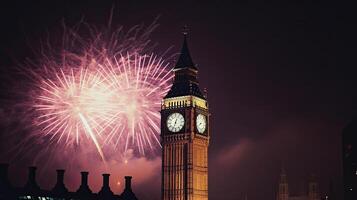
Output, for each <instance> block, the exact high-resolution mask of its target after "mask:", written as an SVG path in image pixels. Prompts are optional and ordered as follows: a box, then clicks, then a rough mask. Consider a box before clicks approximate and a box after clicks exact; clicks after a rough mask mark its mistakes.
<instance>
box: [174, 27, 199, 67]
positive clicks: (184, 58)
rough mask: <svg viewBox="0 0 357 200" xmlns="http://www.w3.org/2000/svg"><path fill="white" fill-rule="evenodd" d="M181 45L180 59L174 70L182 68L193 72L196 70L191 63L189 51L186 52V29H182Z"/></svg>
mask: <svg viewBox="0 0 357 200" xmlns="http://www.w3.org/2000/svg"><path fill="white" fill-rule="evenodd" d="M182 33H183V44H182V48H181V52H180V57H179V59H178V60H177V63H176V65H175V68H174V69H183V68H190V69H193V70H197V68H196V66H195V64H194V63H193V61H192V58H191V55H190V51H189V50H188V45H187V34H188V31H187V27H184V30H183V32H182Z"/></svg>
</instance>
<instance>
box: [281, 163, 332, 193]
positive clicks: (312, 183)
mask: <svg viewBox="0 0 357 200" xmlns="http://www.w3.org/2000/svg"><path fill="white" fill-rule="evenodd" d="M307 188H308V189H307V193H306V194H300V195H292V194H291V192H290V191H289V183H288V179H287V175H286V171H285V169H284V168H282V170H281V173H280V179H279V183H278V191H277V195H276V200H321V199H325V198H321V195H320V192H319V185H318V182H317V180H316V177H315V176H314V175H311V176H310V178H309V180H308V185H307Z"/></svg>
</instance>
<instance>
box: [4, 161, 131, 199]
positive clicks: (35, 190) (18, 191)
mask: <svg viewBox="0 0 357 200" xmlns="http://www.w3.org/2000/svg"><path fill="white" fill-rule="evenodd" d="M8 166H9V165H8V164H0V200H15V199H36V200H137V198H136V196H135V194H134V193H133V191H132V189H131V179H132V177H131V176H125V189H124V191H123V192H122V193H121V194H120V195H119V194H114V193H113V192H112V191H111V189H110V187H109V176H110V174H103V184H102V188H101V190H100V191H99V192H98V193H93V192H92V190H91V189H90V188H89V186H88V174H89V173H88V172H81V185H80V186H79V188H78V190H77V191H73V192H71V191H69V190H68V189H67V188H66V186H65V183H64V174H65V170H62V169H59V170H57V181H56V184H55V185H54V187H53V189H51V190H43V189H41V188H40V186H39V185H38V184H37V181H36V167H29V169H28V178H27V182H26V184H25V185H24V186H23V187H15V186H13V185H11V183H10V181H9V177H8Z"/></svg>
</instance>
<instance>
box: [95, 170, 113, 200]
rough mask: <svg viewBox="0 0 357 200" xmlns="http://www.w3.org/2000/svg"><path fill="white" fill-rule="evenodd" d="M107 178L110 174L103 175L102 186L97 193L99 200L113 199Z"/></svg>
mask: <svg viewBox="0 0 357 200" xmlns="http://www.w3.org/2000/svg"><path fill="white" fill-rule="evenodd" d="M109 176H110V174H103V186H102V189H101V190H100V191H99V192H98V195H99V196H100V198H101V199H111V198H113V192H112V190H111V189H110V187H109Z"/></svg>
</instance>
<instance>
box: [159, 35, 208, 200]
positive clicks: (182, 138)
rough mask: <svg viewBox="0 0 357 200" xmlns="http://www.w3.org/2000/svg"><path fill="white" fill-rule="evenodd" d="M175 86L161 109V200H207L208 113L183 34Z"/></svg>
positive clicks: (175, 69)
mask: <svg viewBox="0 0 357 200" xmlns="http://www.w3.org/2000/svg"><path fill="white" fill-rule="evenodd" d="M183 34H184V39H183V45H182V49H181V53H180V56H179V58H178V60H177V63H176V65H175V67H174V69H173V71H174V72H175V78H174V82H173V85H172V87H171V89H170V91H169V92H168V93H167V95H166V96H165V97H164V99H163V102H162V108H161V145H162V192H161V195H162V200H172V199H182V200H188V199H190V200H207V199H208V161H207V157H208V144H209V136H210V134H209V112H208V103H207V100H206V96H205V95H204V94H203V93H202V92H201V90H200V88H199V84H198V80H197V73H198V69H197V67H196V65H195V64H194V62H193V61H192V58H191V55H190V52H189V50H188V45H187V31H186V30H185V31H184V33H183Z"/></svg>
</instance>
